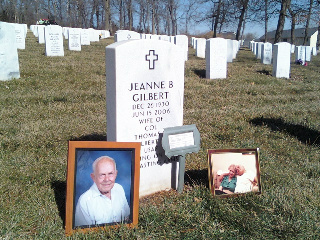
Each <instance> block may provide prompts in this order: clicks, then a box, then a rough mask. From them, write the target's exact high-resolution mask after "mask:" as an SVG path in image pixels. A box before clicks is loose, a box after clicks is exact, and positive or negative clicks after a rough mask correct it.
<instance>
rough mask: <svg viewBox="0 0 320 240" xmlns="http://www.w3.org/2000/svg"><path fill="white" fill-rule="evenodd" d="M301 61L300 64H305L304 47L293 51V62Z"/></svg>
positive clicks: (298, 47)
mask: <svg viewBox="0 0 320 240" xmlns="http://www.w3.org/2000/svg"><path fill="white" fill-rule="evenodd" d="M298 60H301V61H302V64H304V63H305V62H306V47H305V46H296V50H295V61H298Z"/></svg>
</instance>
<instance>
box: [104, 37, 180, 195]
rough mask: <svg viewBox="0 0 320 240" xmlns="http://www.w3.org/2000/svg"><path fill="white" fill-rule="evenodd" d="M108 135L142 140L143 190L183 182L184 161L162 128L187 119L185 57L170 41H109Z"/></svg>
mask: <svg viewBox="0 0 320 240" xmlns="http://www.w3.org/2000/svg"><path fill="white" fill-rule="evenodd" d="M106 60H107V61H106V80H107V140H108V141H118V142H141V161H140V196H145V195H149V194H152V193H155V192H158V191H162V190H167V189H171V188H176V187H177V171H178V164H177V162H175V161H173V162H172V161H170V160H169V159H168V158H167V157H165V155H164V153H163V152H162V150H161V148H162V147H161V144H160V143H161V141H160V138H161V134H162V133H163V129H164V128H167V127H174V126H181V125H182V124H183V95H184V59H183V51H182V49H181V48H179V47H177V46H176V45H174V44H171V43H169V42H166V41H158V40H129V41H121V42H117V43H114V44H111V45H109V46H107V47H106Z"/></svg>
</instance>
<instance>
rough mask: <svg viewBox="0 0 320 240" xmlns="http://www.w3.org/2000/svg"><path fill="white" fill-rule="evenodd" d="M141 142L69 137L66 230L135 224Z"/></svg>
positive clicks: (74, 230)
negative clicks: (71, 139)
mask: <svg viewBox="0 0 320 240" xmlns="http://www.w3.org/2000/svg"><path fill="white" fill-rule="evenodd" d="M140 147H141V144H140V143H136V142H107V141H69V150H68V169H67V195H66V221H65V224H66V226H65V231H66V234H67V235H71V234H72V233H74V232H76V231H82V232H86V231H89V230H95V229H98V228H103V227H106V226H120V225H127V226H128V227H134V226H135V225H137V224H138V209H139V179H140Z"/></svg>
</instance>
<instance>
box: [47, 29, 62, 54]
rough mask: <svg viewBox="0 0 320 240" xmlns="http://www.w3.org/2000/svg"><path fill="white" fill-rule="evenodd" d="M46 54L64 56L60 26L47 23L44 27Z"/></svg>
mask: <svg viewBox="0 0 320 240" xmlns="http://www.w3.org/2000/svg"><path fill="white" fill-rule="evenodd" d="M45 37H46V56H64V49H63V36H62V27H60V26H58V25H48V26H46V27H45Z"/></svg>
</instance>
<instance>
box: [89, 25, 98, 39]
mask: <svg viewBox="0 0 320 240" xmlns="http://www.w3.org/2000/svg"><path fill="white" fill-rule="evenodd" d="M89 37H90V42H99V40H100V31H98V30H96V29H93V28H89Z"/></svg>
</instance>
